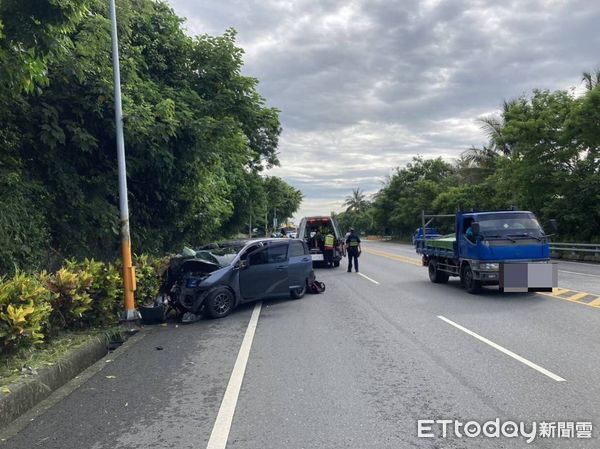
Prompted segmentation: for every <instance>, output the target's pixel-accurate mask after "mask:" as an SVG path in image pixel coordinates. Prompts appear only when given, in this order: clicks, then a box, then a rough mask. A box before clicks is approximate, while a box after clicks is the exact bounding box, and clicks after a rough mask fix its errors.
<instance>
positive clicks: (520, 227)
mask: <svg viewBox="0 0 600 449" xmlns="http://www.w3.org/2000/svg"><path fill="white" fill-rule="evenodd" d="M477 221H478V222H479V229H480V232H481V234H482V235H484V236H493V235H499V236H516V237H518V236H527V235H533V236H538V235H540V234H542V232H543V231H542V228H541V227H540V224H539V223H538V221H537V219H536V218H535V216H534V215H533V214H525V213H522V214H502V215H500V214H499V215H487V216H480V217H478V220H477Z"/></svg>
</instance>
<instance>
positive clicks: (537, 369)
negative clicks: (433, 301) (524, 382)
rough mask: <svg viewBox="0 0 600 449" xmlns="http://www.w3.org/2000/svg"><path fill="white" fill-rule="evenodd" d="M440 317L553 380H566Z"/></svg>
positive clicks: (441, 318) (440, 317)
mask: <svg viewBox="0 0 600 449" xmlns="http://www.w3.org/2000/svg"><path fill="white" fill-rule="evenodd" d="M438 318H439V319H440V320H443V321H445V322H446V323H448V324H450V325H452V326H454V327H455V328H457V329H460V330H461V331H463V332H465V333H467V334H469V335H470V336H472V337H475V338H476V339H478V340H479V341H482V342H484V343H485V344H487V345H490V346H491V347H492V348H494V349H497V350H498V351H500V352H503V353H504V354H506V355H508V356H510V357H512V358H513V359H515V360H518V361H519V362H521V363H523V364H525V365H527V366H528V367H530V368H533V369H534V370H536V371H539V372H540V373H542V374H544V375H546V376H548V377H549V378H550V379H553V380H555V381H557V382H565V379H563V378H562V377H560V376H557V375H556V374H554V373H553V372H551V371H548V370H547V369H546V368H542V367H541V366H539V365H536V364H535V363H533V362H530V361H529V360H527V359H526V358H524V357H521V356H520V355H518V354H515V353H514V352H512V351H509V350H508V349H506V348H504V347H502V346H500V345H499V344H496V343H494V342H493V341H491V340H488V339H487V338H485V337H482V336H481V335H479V334H476V333H475V332H473V331H470V330H469V329H467V328H466V327H463V326H461V325H460V324H458V323H455V322H454V321H452V320H449V319H448V318H446V317H444V316H442V315H438Z"/></svg>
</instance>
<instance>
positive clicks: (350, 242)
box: [346, 228, 361, 273]
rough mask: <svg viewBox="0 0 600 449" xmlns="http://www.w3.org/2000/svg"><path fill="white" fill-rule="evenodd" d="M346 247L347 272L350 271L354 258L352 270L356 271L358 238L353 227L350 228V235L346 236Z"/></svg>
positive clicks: (358, 251) (358, 250) (358, 253)
mask: <svg viewBox="0 0 600 449" xmlns="http://www.w3.org/2000/svg"><path fill="white" fill-rule="evenodd" d="M346 246H347V247H348V273H350V272H352V260H354V270H355V271H356V272H357V273H358V256H359V255H360V251H361V250H360V238H359V237H358V235H356V234H355V233H354V228H350V235H349V236H348V237H347V238H346Z"/></svg>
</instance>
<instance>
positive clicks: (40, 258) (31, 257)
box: [0, 0, 302, 379]
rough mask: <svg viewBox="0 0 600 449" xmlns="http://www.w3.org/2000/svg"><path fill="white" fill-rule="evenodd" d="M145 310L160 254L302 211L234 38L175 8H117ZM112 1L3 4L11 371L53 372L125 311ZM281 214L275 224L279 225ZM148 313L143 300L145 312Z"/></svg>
mask: <svg viewBox="0 0 600 449" xmlns="http://www.w3.org/2000/svg"><path fill="white" fill-rule="evenodd" d="M117 14H118V32H119V50H120V56H121V82H122V91H123V112H124V122H125V123H124V125H125V126H124V129H125V147H126V154H127V174H128V187H129V203H130V213H131V230H132V243H133V251H134V252H135V253H136V254H141V255H140V256H136V257H135V261H134V264H135V266H136V274H137V292H136V300H137V301H138V303H141V302H144V301H146V300H150V299H152V298H153V297H154V296H155V295H156V294H157V292H158V288H159V284H160V273H161V267H163V268H164V259H161V258H160V257H161V256H163V255H165V254H169V253H173V252H179V251H180V250H181V249H182V248H183V246H184V245H189V246H195V245H198V244H200V243H203V242H206V241H207V240H210V239H219V238H225V237H228V236H233V235H237V234H239V233H240V232H241V233H244V234H246V233H247V232H248V224H249V223H250V222H251V223H252V224H253V226H252V227H260V226H262V227H263V229H264V227H266V226H267V225H266V223H265V221H266V220H267V217H268V215H269V212H270V211H272V210H274V209H276V210H277V216H278V218H279V219H280V220H285V219H286V218H287V217H290V216H292V215H293V213H294V212H295V211H296V210H297V209H298V207H299V205H300V202H301V200H302V194H301V193H300V192H299V191H298V190H296V189H294V188H293V187H291V186H290V185H288V184H287V183H285V182H284V181H283V180H282V179H280V178H277V177H273V176H267V175H266V172H267V170H268V169H269V168H271V167H273V166H275V165H279V160H278V157H277V145H278V139H279V135H280V132H281V126H280V122H279V111H278V110H277V109H275V108H273V107H269V106H267V104H266V100H265V99H264V98H263V97H262V96H261V95H260V94H259V93H258V91H257V88H256V87H257V84H258V80H256V79H255V78H252V77H249V76H244V75H242V74H241V70H242V65H243V50H242V49H241V48H239V47H237V46H236V33H235V31H234V30H228V31H226V32H225V33H224V34H223V35H222V36H209V35H201V36H196V37H191V36H189V35H187V34H186V33H185V32H184V25H183V22H184V21H183V19H181V18H179V17H177V16H176V15H175V14H174V12H173V10H172V9H171V8H170V7H169V6H168V5H167V4H166V3H165V2H162V1H153V0H119V1H117ZM111 57H112V56H111V36H110V20H109V17H108V3H107V2H106V1H104V0H35V1H33V0H24V1H12V0H7V1H2V2H0V358H1V360H2V362H1V363H0V365H1V366H0V377H4V378H5V379H6V378H7V376H9V377H10V376H14V375H15V374H18V373H19V371H20V367H21V366H22V365H23V364H25V365H28V364H35V363H38V362H39V363H52V362H51V361H49V360H52V358H54V357H59V356H60V354H62V353H63V352H64V351H63V350H66V348H67V347H69V346H72V345H74V344H76V343H78V342H80V341H83V340H85V339H86V338H87V337H89V336H90V335H95V334H96V333H97V332H105V331H106V330H107V329H111V328H112V327H113V326H115V324H116V323H117V322H118V315H119V312H120V311H121V310H122V296H123V295H122V287H121V285H122V279H121V269H120V266H119V263H118V262H116V263H115V260H118V255H119V242H120V238H119V221H118V220H119V219H118V217H119V211H118V184H117V160H116V144H115V128H114V126H115V125H114V106H113V70H112V59H111ZM270 219H271V217H268V220H270ZM138 305H139V304H138Z"/></svg>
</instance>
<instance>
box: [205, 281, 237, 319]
mask: <svg viewBox="0 0 600 449" xmlns="http://www.w3.org/2000/svg"><path fill="white" fill-rule="evenodd" d="M234 305H235V298H234V296H233V293H232V292H231V290H229V289H228V288H225V287H219V288H217V289H215V290H213V291H212V292H211V293H210V294H209V295H208V298H206V301H204V313H205V314H206V315H207V316H208V317H209V318H224V317H226V316H227V315H229V314H230V313H231V312H232V310H233V307H234Z"/></svg>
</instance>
